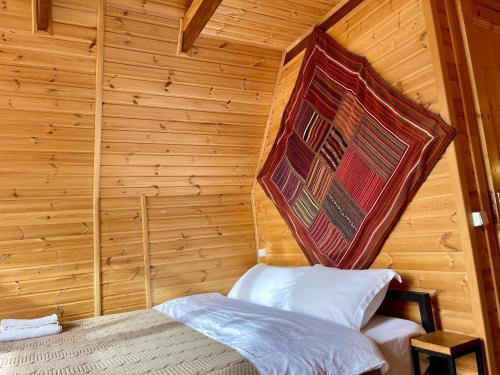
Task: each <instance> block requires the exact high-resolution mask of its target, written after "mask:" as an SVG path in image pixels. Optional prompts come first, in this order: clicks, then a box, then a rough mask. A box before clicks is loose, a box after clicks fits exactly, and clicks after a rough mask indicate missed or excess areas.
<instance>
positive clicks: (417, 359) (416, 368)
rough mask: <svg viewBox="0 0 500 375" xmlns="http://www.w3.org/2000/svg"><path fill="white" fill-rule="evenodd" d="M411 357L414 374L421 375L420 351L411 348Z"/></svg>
mask: <svg viewBox="0 0 500 375" xmlns="http://www.w3.org/2000/svg"><path fill="white" fill-rule="evenodd" d="M411 357H412V359H413V373H414V374H415V375H421V372H420V357H419V355H418V350H417V349H415V348H414V347H412V348H411Z"/></svg>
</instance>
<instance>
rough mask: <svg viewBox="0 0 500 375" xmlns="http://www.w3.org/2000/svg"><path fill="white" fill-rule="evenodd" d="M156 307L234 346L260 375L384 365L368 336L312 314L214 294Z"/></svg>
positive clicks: (353, 373) (338, 373) (341, 374)
mask: <svg viewBox="0 0 500 375" xmlns="http://www.w3.org/2000/svg"><path fill="white" fill-rule="evenodd" d="M155 309H156V310H157V311H159V312H162V313H164V314H167V315H170V316H171V317H173V318H175V319H177V320H179V321H181V322H183V323H184V324H186V325H188V326H189V327H191V328H193V329H195V330H197V331H198V332H201V333H203V334H205V335H206V336H208V337H210V338H212V339H214V340H216V341H218V342H220V343H223V344H225V345H228V346H230V347H231V348H233V349H235V350H236V351H238V352H239V353H240V354H242V355H243V356H244V357H245V358H247V359H248V360H249V361H250V362H252V364H253V365H254V366H255V367H256V368H257V370H258V371H259V373H260V374H261V375H309V374H310V375H323V374H324V375H358V374H361V373H364V372H367V371H370V370H375V369H381V370H382V371H385V370H386V369H387V362H386V361H385V360H384V358H383V356H382V355H381V354H380V352H379V349H378V348H377V345H376V344H375V343H374V342H373V341H372V340H371V339H370V338H368V337H367V336H365V335H363V334H362V333H360V332H357V331H354V330H352V329H350V328H346V327H343V326H340V325H337V324H334V323H330V322H326V321H322V320H319V319H317V318H314V317H310V316H306V315H302V314H298V313H294V312H289V311H283V310H278V309H274V308H270V307H266V306H259V305H255V304H252V303H248V302H245V301H239V300H235V299H231V298H226V297H224V296H222V295H220V294H217V293H209V294H200V295H195V296H190V297H182V298H178V299H175V300H172V301H168V302H165V303H163V304H161V305H158V306H156V307H155Z"/></svg>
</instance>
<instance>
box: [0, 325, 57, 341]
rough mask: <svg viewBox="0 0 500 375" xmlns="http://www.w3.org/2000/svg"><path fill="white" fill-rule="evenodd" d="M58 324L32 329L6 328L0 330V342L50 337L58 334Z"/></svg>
mask: <svg viewBox="0 0 500 375" xmlns="http://www.w3.org/2000/svg"><path fill="white" fill-rule="evenodd" d="M61 331H62V327H61V326H60V325H59V324H47V325H44V326H41V327H34V328H8V329H0V342H6V341H17V340H26V339H34V338H36V337H43V336H50V335H55V334H56V333H60V332H61Z"/></svg>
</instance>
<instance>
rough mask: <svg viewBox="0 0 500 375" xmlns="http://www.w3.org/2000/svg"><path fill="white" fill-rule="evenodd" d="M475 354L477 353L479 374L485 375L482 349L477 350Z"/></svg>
mask: <svg viewBox="0 0 500 375" xmlns="http://www.w3.org/2000/svg"><path fill="white" fill-rule="evenodd" d="M474 353H476V363H477V373H478V375H485V374H486V373H485V371H484V359H483V351H482V349H481V347H479V348H477V349H476V350H475V351H474Z"/></svg>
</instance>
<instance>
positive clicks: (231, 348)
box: [0, 291, 433, 375]
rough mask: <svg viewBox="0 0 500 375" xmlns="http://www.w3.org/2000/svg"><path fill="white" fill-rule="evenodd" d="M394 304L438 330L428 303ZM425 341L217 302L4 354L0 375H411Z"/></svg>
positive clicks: (392, 322) (91, 326)
mask: <svg viewBox="0 0 500 375" xmlns="http://www.w3.org/2000/svg"><path fill="white" fill-rule="evenodd" d="M386 298H387V299H403V300H407V301H414V302H418V303H419V306H420V311H421V313H422V323H423V325H424V326H425V327H426V329H427V330H432V329H433V320H432V312H431V313H430V315H429V311H430V298H429V296H428V295H425V294H422V293H411V292H396V291H391V292H389V293H388V295H387V297H386ZM424 331H425V330H424V328H423V327H422V326H420V325H419V324H416V323H414V322H410V321H407V320H403V319H398V318H393V317H387V316H381V315H375V316H374V317H373V318H372V319H370V321H369V322H368V324H367V325H366V326H365V327H363V329H362V330H361V331H356V330H353V329H351V328H348V327H345V326H342V325H338V324H334V323H332V322H327V321H325V320H321V319H317V318H316V317H313V316H307V315H304V314H301V313H296V312H293V311H285V310H282V309H276V308H273V307H269V306H262V305H257V304H255V303H250V302H247V301H242V300H238V299H234V298H228V297H225V296H222V295H220V294H217V293H208V294H201V295H195V296H189V297H182V298H178V299H175V300H172V301H168V302H166V303H163V304H160V305H158V306H156V307H155V308H153V309H149V310H143V311H136V312H131V313H124V314H115V315H111V316H104V317H97V318H91V319H85V320H81V321H77V322H72V323H70V324H67V325H66V327H65V332H63V333H62V334H59V335H54V336H49V337H44V338H39V339H32V340H25V341H17V342H12V343H4V344H0V373H2V374H6V375H13V374H89V373H98V374H146V373H150V374H151V373H153V374H179V375H183V374H220V375H222V374H224V375H232V374H235V375H247V374H248V375H254V374H261V375H268V374H291V375H292V374H297V375H298V374H300V375H302V374H332V375H333V374H342V375H343V374H353V375H355V374H382V373H383V374H390V375H395V374H398V375H403V374H406V373H408V374H410V373H411V365H410V364H411V359H410V354H409V344H408V342H409V338H410V337H413V336H416V335H419V334H421V333H423V332H424Z"/></svg>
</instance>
